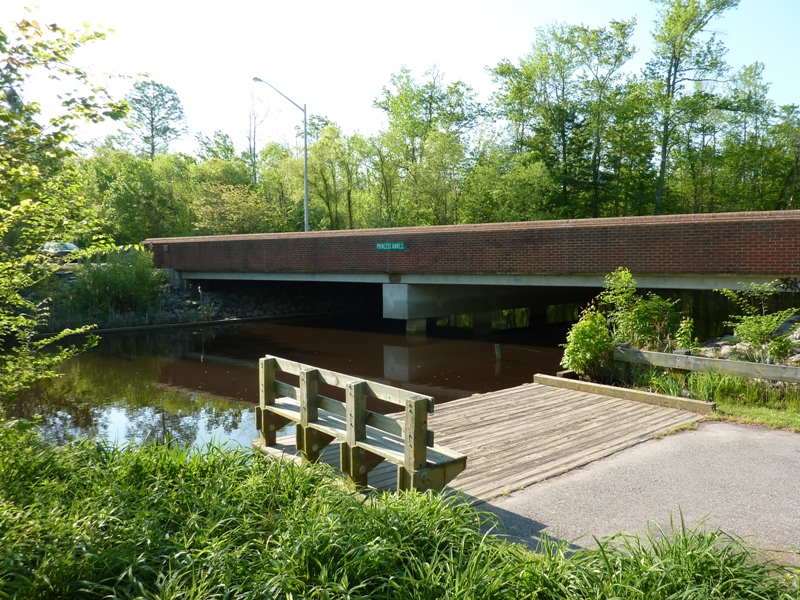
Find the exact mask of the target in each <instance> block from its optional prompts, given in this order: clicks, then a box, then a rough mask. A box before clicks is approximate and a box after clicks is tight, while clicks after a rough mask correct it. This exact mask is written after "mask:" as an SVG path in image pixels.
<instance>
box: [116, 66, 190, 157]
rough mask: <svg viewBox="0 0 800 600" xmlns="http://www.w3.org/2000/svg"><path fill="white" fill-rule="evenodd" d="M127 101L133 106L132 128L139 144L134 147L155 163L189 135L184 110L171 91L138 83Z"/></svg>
mask: <svg viewBox="0 0 800 600" xmlns="http://www.w3.org/2000/svg"><path fill="white" fill-rule="evenodd" d="M125 99H126V100H127V101H128V105H129V106H130V120H131V123H130V127H131V130H132V133H133V136H134V137H135V138H136V140H138V142H139V143H138V144H135V145H134V146H135V148H136V150H137V151H139V152H141V153H142V154H146V155H147V156H148V157H149V158H150V160H151V161H152V160H153V159H154V158H155V156H156V154H158V153H159V152H162V151H164V152H165V151H167V150H168V149H169V145H170V142H174V141H175V140H177V139H179V138H180V137H181V136H182V135H183V134H184V133H186V117H185V116H184V114H183V106H182V105H181V101H180V98H178V93H177V92H176V91H175V90H173V89H172V88H171V87H169V86H166V85H163V84H161V83H156V82H155V81H137V82H136V83H135V84H133V90H131V91H130V93H128V95H127V96H125Z"/></svg>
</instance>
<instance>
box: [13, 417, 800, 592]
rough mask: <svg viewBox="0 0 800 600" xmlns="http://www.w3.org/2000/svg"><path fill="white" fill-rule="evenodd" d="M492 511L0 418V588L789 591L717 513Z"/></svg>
mask: <svg viewBox="0 0 800 600" xmlns="http://www.w3.org/2000/svg"><path fill="white" fill-rule="evenodd" d="M492 519H493V517H492V516H490V515H488V514H487V513H482V512H479V511H478V510H476V509H475V508H474V507H471V506H468V505H466V504H463V503H461V502H459V501H458V499H457V498H455V497H449V496H441V495H434V494H418V493H404V494H400V495H383V496H377V495H372V496H363V495H360V494H357V493H356V492H355V491H354V490H352V489H350V488H349V487H348V486H346V485H344V484H343V483H342V480H341V479H340V478H338V477H336V476H335V475H334V474H333V472H332V471H331V470H330V469H329V468H326V467H324V466H297V465H294V464H282V463H279V462H277V461H272V460H266V459H262V458H259V457H257V456H254V455H253V454H252V453H251V452H249V451H245V450H241V449H234V448H225V447H219V446H211V447H209V448H208V449H207V450H206V451H204V452H196V451H190V450H187V449H182V448H179V447H178V446H177V445H175V444H161V445H159V444H152V445H146V446H129V447H124V448H115V447H110V446H108V445H106V444H104V443H98V442H97V441H93V440H85V441H78V442H74V443H72V444H69V445H67V446H63V447H53V446H49V445H46V444H44V443H42V442H41V440H40V439H39V437H38V434H37V433H36V431H35V428H26V427H18V426H16V425H15V424H14V423H6V424H5V425H2V424H0V540H1V541H0V598H137V599H138V598H142V599H152V598H164V599H166V598H170V599H171V598H189V599H191V598H231V599H233V598H287V599H288V598H320V599H322V598H370V599H373V598H374V599H380V598H387V599H388V598H402V599H405V598H410V599H416V598H419V599H423V598H424V599H433V598H449V599H475V600H479V599H480V600H484V599H492V598H498V599H499V598H509V599H518V598H641V599H645V598H647V599H650V598H654V599H658V598H770V599H772V598H775V599H779V598H798V590H797V587H796V584H797V574H796V573H793V572H792V571H790V570H788V569H786V568H782V567H778V566H776V565H774V564H770V563H764V562H759V561H758V560H756V559H755V558H754V557H753V556H752V554H751V551H750V550H749V549H748V547H747V546H745V545H744V544H743V543H741V542H740V541H739V540H736V539H733V538H730V537H728V536H726V535H725V534H723V533H721V532H719V531H711V532H703V531H701V530H687V529H686V528H685V527H683V525H682V524H680V525H678V526H676V527H675V528H673V530H671V531H668V532H666V533H664V534H663V535H662V533H661V532H658V531H656V532H655V533H653V534H651V535H649V536H646V537H645V538H643V539H640V538H637V537H631V536H617V537H615V538H612V539H610V540H604V541H600V542H599V548H594V549H581V550H578V551H577V552H575V553H573V554H568V547H567V545H566V544H560V543H553V542H550V541H548V540H547V539H544V541H543V542H542V547H541V552H539V553H533V552H530V551H528V550H527V549H525V548H524V547H522V546H518V545H513V544H510V543H507V542H505V541H503V540H502V539H501V538H499V537H496V536H494V535H490V534H482V533H481V531H482V530H483V531H485V530H486V527H487V526H490V525H491V524H492V523H493V521H492Z"/></svg>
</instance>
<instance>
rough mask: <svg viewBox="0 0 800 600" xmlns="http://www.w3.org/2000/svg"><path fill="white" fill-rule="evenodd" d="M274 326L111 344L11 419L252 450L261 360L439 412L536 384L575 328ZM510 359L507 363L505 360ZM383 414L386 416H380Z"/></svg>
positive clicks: (55, 434)
mask: <svg viewBox="0 0 800 600" xmlns="http://www.w3.org/2000/svg"><path fill="white" fill-rule="evenodd" d="M347 327H348V328H342V327H341V326H337V325H335V324H332V323H324V322H323V323H316V324H314V325H313V326H312V325H309V324H292V325H279V324H271V323H264V322H255V323H248V324H240V325H235V326H229V327H224V328H214V329H211V330H197V331H186V330H183V331H177V330H176V331H173V332H170V333H167V334H163V333H162V334H153V333H149V334H137V335H110V336H107V337H106V338H104V339H103V340H101V342H100V344H99V346H98V347H97V348H95V349H93V350H91V351H89V352H88V353H86V354H84V355H82V356H79V357H77V358H76V359H74V360H72V361H70V362H69V363H67V364H65V365H64V367H63V369H62V377H61V378H59V379H56V380H50V381H46V382H43V383H41V384H40V385H38V386H36V387H35V388H34V389H33V390H31V391H30V392H29V393H27V394H25V395H24V396H23V398H22V400H21V402H20V404H19V405H18V406H17V407H15V408H14V410H13V411H12V413H11V414H10V415H9V416H12V417H14V416H21V417H30V416H31V415H34V414H40V415H42V429H43V432H44V434H45V435H46V436H47V437H48V438H50V439H52V440H54V441H58V442H63V441H65V440H67V439H69V437H71V436H80V437H86V436H99V437H103V438H106V439H109V440H112V441H124V440H135V441H144V440H149V439H164V438H165V437H167V436H170V437H173V438H178V439H180V440H182V441H184V442H187V443H196V444H203V443H206V442H208V441H210V440H211V439H217V440H218V441H220V442H226V441H232V442H234V443H241V444H249V442H250V441H251V440H252V439H254V438H255V437H257V432H256V430H255V426H254V417H253V405H254V404H256V403H257V402H258V370H257V361H258V359H259V358H260V357H262V356H265V355H267V354H270V355H275V356H280V357H283V358H288V359H291V360H296V361H299V362H302V363H305V364H309V365H313V366H315V367H322V368H326V369H331V370H334V371H339V372H342V373H346V374H349V375H354V376H358V377H363V378H365V379H371V380H376V381H381V382H384V383H388V384H390V385H393V386H396V387H401V388H405V389H409V390H413V391H416V392H419V393H422V394H426V395H430V396H433V397H434V398H435V399H436V402H437V403H442V402H448V401H451V400H454V399H457V398H463V397H466V396H470V395H472V394H476V393H483V392H488V391H493V390H499V389H504V388H508V387H513V386H516V385H519V384H521V383H526V382H530V381H531V380H532V378H533V375H534V373H537V372H538V373H550V374H552V373H555V371H557V370H558V369H559V368H560V367H559V365H558V363H559V360H560V358H561V354H562V352H561V349H560V348H559V347H558V344H559V343H561V342H563V340H564V338H565V332H566V329H565V328H564V327H559V326H552V327H544V328H540V329H533V328H528V329H520V330H513V331H506V332H501V333H497V334H495V335H493V336H490V337H475V336H473V335H472V334H471V332H469V331H468V330H460V331H459V330H448V329H438V328H437V329H435V330H433V331H431V332H430V333H429V335H428V336H427V338H424V339H418V338H407V337H406V335H405V333H404V332H402V331H401V332H397V331H396V327H395V326H393V325H392V324H386V323H384V322H380V321H379V322H377V323H375V324H368V325H364V324H359V323H349V324H347ZM498 352H499V357H500V358H499V359H498ZM378 408H379V407H378Z"/></svg>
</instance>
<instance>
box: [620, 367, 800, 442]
mask: <svg viewBox="0 0 800 600" xmlns="http://www.w3.org/2000/svg"><path fill="white" fill-rule="evenodd" d="M631 379H632V385H633V387H636V388H638V389H644V390H647V391H650V392H656V393H659V394H668V395H670V396H682V397H688V398H694V399H696V400H705V401H707V402H716V403H717V412H716V413H715V417H716V418H719V419H724V420H729V421H735V422H739V423H749V424H756V425H766V426H768V427H773V428H779V429H789V430H791V431H796V432H800V386H798V385H796V384H791V383H785V382H772V381H766V380H755V379H748V378H746V377H734V376H732V375H721V374H719V373H699V372H690V373H687V372H681V371H670V370H668V369H660V368H656V367H645V366H641V365H638V366H636V367H634V368H633V369H632V370H631Z"/></svg>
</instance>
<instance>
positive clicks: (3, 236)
mask: <svg viewBox="0 0 800 600" xmlns="http://www.w3.org/2000/svg"><path fill="white" fill-rule="evenodd" d="M103 37H104V36H103V34H102V33H91V32H87V33H84V34H74V33H69V32H67V31H65V30H64V29H62V28H60V27H58V26H56V25H48V26H42V25H40V24H39V23H37V22H36V21H29V20H22V21H19V22H18V23H15V24H13V25H11V26H10V28H8V29H5V30H4V29H0V57H2V60H0V91H1V92H2V93H0V240H2V244H1V245H0V345H2V347H3V348H4V351H3V353H2V355H0V406H4V405H7V404H9V403H11V402H13V401H14V397H15V395H16V393H17V392H19V391H20V390H22V389H24V388H26V387H27V386H29V385H30V384H31V383H32V382H34V381H35V380H37V379H41V378H44V377H49V376H51V375H53V374H54V371H55V368H56V366H57V365H58V364H59V363H60V362H61V361H63V360H64V359H66V358H68V357H69V356H72V355H73V354H75V353H77V352H79V351H80V349H81V348H80V347H78V346H68V347H67V346H61V347H59V346H56V345H55V344H56V342H59V341H60V340H62V339H63V338H64V337H66V336H67V335H70V334H71V333H73V331H70V330H65V331H62V332H61V333H60V334H57V335H55V336H50V337H45V338H43V339H36V338H35V337H34V334H35V332H36V328H37V327H38V325H39V324H41V323H42V322H43V321H44V320H45V319H46V318H47V314H48V311H47V306H48V303H47V299H44V300H40V301H37V300H34V299H33V298H34V296H33V295H32V292H35V291H36V288H37V286H39V285H40V284H41V283H42V282H43V281H44V280H46V279H47V278H48V277H49V276H50V275H51V274H52V271H53V269H52V268H51V267H49V266H48V265H47V263H46V262H45V260H44V258H42V257H41V256H39V255H37V253H36V248H37V247H38V246H39V245H41V244H42V243H43V242H44V241H46V240H48V239H64V238H73V239H75V238H77V236H82V237H83V238H84V239H85V240H86V242H88V243H89V244H90V245H91V244H93V243H95V242H96V241H97V240H96V239H94V234H95V232H96V231H95V229H94V225H95V222H94V220H93V219H91V218H90V215H88V214H87V213H85V212H83V211H82V208H83V207H84V204H83V200H82V198H81V197H80V196H79V195H78V194H77V192H78V189H79V186H78V185H77V171H76V170H75V169H74V168H73V167H72V166H71V164H70V160H71V159H72V158H73V157H74V150H73V148H72V147H71V146H70V141H71V138H72V132H73V130H74V128H75V127H76V125H77V124H78V123H80V122H85V121H88V122H97V121H101V120H103V119H105V118H113V119H118V118H121V117H123V116H124V115H125V105H124V104H123V103H119V102H114V101H112V100H111V98H110V97H109V96H108V94H107V93H106V91H105V90H104V89H103V88H102V87H96V86H92V85H91V83H90V82H89V78H88V75H87V74H86V72H85V71H83V70H81V69H79V68H77V67H75V66H74V65H73V64H71V63H70V57H71V56H72V54H73V53H74V52H75V51H76V50H77V49H78V48H79V47H81V46H82V45H83V44H85V43H88V42H92V41H94V40H98V39H102V38H103ZM43 71H45V72H47V73H48V74H49V75H50V76H51V77H56V78H60V79H61V80H62V81H63V82H65V83H68V82H71V83H72V84H73V85H74V88H73V89H72V90H70V91H69V92H68V93H65V94H64V96H63V98H64V99H63V100H62V112H61V114H59V115H57V116H55V117H52V118H50V119H45V118H44V117H43V116H42V115H41V113H40V108H39V104H38V103H37V102H34V101H29V100H27V99H26V98H25V87H26V84H27V82H28V81H29V80H30V79H31V77H32V76H33V75H35V74H37V75H41V73H42V72H43ZM90 343H91V342H90Z"/></svg>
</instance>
